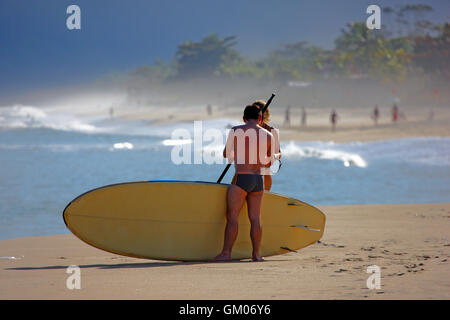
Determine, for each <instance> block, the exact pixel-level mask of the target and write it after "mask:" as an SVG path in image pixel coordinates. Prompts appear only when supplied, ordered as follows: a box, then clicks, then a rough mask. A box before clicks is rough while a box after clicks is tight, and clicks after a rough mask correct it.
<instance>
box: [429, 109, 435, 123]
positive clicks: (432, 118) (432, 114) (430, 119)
mask: <svg viewBox="0 0 450 320" xmlns="http://www.w3.org/2000/svg"><path fill="white" fill-rule="evenodd" d="M433 120H434V111H433V109H430V111H429V112H428V121H430V122H431V121H433Z"/></svg>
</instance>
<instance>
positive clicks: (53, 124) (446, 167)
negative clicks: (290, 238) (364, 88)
mask: <svg viewBox="0 0 450 320" xmlns="http://www.w3.org/2000/svg"><path fill="white" fill-rule="evenodd" d="M236 124H237V122H236V121H235V120H231V119H215V120H207V121H203V122H202V124H201V125H202V127H203V130H204V132H205V131H208V129H219V130H221V131H222V132H223V136H224V138H225V137H226V130H227V128H229V127H230V126H231V125H236ZM177 129H178V130H180V129H181V130H183V132H185V133H187V134H191V135H192V136H193V137H192V139H190V140H189V139H186V138H185V139H179V137H175V138H174V136H173V133H174V132H175V130H177ZM194 131H195V127H194V123H192V122H185V123H171V124H155V123H152V122H148V121H125V120H120V119H118V118H112V117H108V116H91V117H87V116H83V117H81V116H76V115H75V114H73V113H71V112H68V111H64V112H63V111H61V110H51V109H45V108H44V109H41V108H37V107H33V106H20V105H19V106H11V107H1V108H0V240H4V239H10V238H16V237H23V236H38V235H51V234H62V233H69V231H68V230H67V229H66V227H65V225H64V222H63V219H62V212H63V210H64V208H65V206H66V205H67V204H68V203H69V202H70V201H71V200H72V199H74V198H75V197H77V196H78V195H80V194H82V193H84V192H86V191H88V190H91V189H93V188H97V187H100V186H104V185H108V184H114V183H121V182H130V181H145V180H186V181H208V182H215V181H216V180H217V179H218V177H219V176H220V174H221V172H222V170H223V169H224V168H225V162H223V163H216V164H207V163H204V162H203V163H202V164H176V163H174V161H173V158H174V154H175V156H176V155H177V154H178V155H179V152H180V150H181V151H183V152H184V154H186V152H189V155H188V157H187V158H189V159H191V162H192V163H194V162H195V159H196V156H195V154H197V155H199V154H200V156H201V155H202V154H203V153H209V154H211V153H213V154H215V155H216V156H217V155H219V158H220V155H221V153H222V148H223V145H222V144H220V143H219V144H216V145H213V144H212V143H210V142H209V141H208V139H207V138H206V137H203V139H204V140H203V141H200V142H201V144H202V145H199V144H198V143H196V142H198V140H196V139H195V137H194ZM281 136H282V133H281ZM356 139H357V137H355V140H356ZM281 149H282V152H283V158H282V162H283V165H282V167H281V169H280V171H279V172H278V173H277V174H276V175H275V176H274V177H273V187H272V191H273V192H276V193H279V194H283V195H287V196H291V197H294V198H297V199H299V200H302V201H305V202H308V203H310V204H312V205H315V206H317V205H341V204H402V203H438V202H450V138H442V137H416V138H405V139H391V140H384V141H375V142H358V141H354V142H351V143H335V142H332V141H310V142H300V141H286V142H283V143H282V145H281ZM232 171H233V170H232V169H230V171H229V172H228V174H227V175H226V176H225V178H224V180H223V183H229V182H230V181H231V178H232V175H233V173H232Z"/></svg>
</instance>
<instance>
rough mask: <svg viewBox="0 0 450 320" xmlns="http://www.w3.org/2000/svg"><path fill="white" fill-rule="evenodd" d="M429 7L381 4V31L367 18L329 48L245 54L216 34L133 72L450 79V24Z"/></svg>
mask: <svg viewBox="0 0 450 320" xmlns="http://www.w3.org/2000/svg"><path fill="white" fill-rule="evenodd" d="M432 10H433V9H432V8H431V7H430V6H428V5H420V4H419V5H406V6H399V7H396V8H392V7H385V8H383V20H384V21H385V22H384V23H383V25H382V28H381V29H380V30H369V29H368V28H367V27H366V23H365V22H353V23H349V24H347V25H346V26H345V27H344V28H343V29H342V30H341V32H340V35H339V36H338V38H337V39H335V41H334V44H335V46H334V49H332V50H326V49H323V48H321V47H319V46H316V45H313V44H310V43H308V42H306V41H299V42H295V43H288V44H285V45H283V46H282V47H281V48H280V49H278V50H274V51H272V52H269V53H268V54H267V55H266V56H265V57H263V58H259V59H251V58H246V57H243V56H242V55H241V54H240V53H239V52H238V51H237V50H236V48H235V46H236V44H237V37H236V36H226V37H221V36H219V35H218V34H215V33H212V34H210V35H208V36H206V37H204V38H203V39H202V40H200V41H198V42H194V41H186V42H183V43H181V44H180V45H178V47H177V50H176V53H175V56H174V59H173V60H172V61H170V62H163V61H161V60H157V61H156V62H155V63H154V64H153V65H144V66H140V67H138V68H135V69H133V70H131V71H130V72H129V75H131V76H134V77H139V78H144V79H146V80H148V81H151V82H154V81H157V82H166V81H176V80H186V79H192V78H202V77H203V78H204V77H207V78H217V79H230V80H234V79H249V80H269V81H295V80H297V81H311V80H315V79H324V78H325V79H329V78H370V79H374V80H377V81H382V82H399V81H402V80H403V79H405V78H406V77H407V76H409V75H419V76H423V75H430V76H438V77H441V78H443V79H445V80H449V79H450V66H449V63H450V53H449V52H450V24H449V23H445V24H442V25H435V24H433V23H431V22H429V21H428V20H426V19H425V17H426V14H427V13H429V12H430V11H432Z"/></svg>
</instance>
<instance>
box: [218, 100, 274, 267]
mask: <svg viewBox="0 0 450 320" xmlns="http://www.w3.org/2000/svg"><path fill="white" fill-rule="evenodd" d="M243 120H244V122H245V124H243V125H239V126H235V127H233V128H232V130H231V131H230V134H229V136H228V140H227V142H226V145H225V149H224V150H223V155H224V157H225V158H228V159H229V160H232V161H233V162H234V164H235V170H236V175H237V180H236V184H235V185H234V184H231V185H230V186H229V187H228V192H227V216H226V218H227V223H226V227H225V237H224V243H223V249H222V252H221V253H220V254H219V255H218V256H216V257H215V259H214V261H230V260H231V252H232V248H233V245H234V242H235V240H236V237H237V235H238V217H239V212H240V211H241V208H242V206H243V205H244V202H245V201H247V208H248V217H249V219H250V225H251V227H250V238H251V241H252V246H253V252H252V260H253V261H263V259H262V257H261V255H260V245H261V238H262V228H261V221H260V212H261V202H262V197H263V195H264V181H263V176H262V175H261V170H262V169H263V168H264V167H265V166H266V161H267V160H269V162H271V161H272V160H273V155H272V151H271V148H272V141H273V135H272V134H271V133H270V132H269V131H267V130H266V129H264V128H262V127H261V126H260V125H259V123H261V121H262V117H261V109H260V108H258V107H257V106H256V105H248V106H247V107H246V108H245V110H244V116H243ZM252 135H253V137H254V138H252ZM261 139H264V140H261ZM261 145H265V146H266V149H267V150H260V146H261ZM261 154H263V155H264V159H261V158H260V157H261ZM252 155H254V156H252ZM250 159H253V160H255V161H252V160H250Z"/></svg>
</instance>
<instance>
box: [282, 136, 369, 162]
mask: <svg viewBox="0 0 450 320" xmlns="http://www.w3.org/2000/svg"><path fill="white" fill-rule="evenodd" d="M281 150H282V155H283V157H286V158H299V159H302V158H318V159H324V160H338V161H341V162H342V163H343V165H344V166H345V167H349V166H356V167H360V168H365V167H367V162H366V161H365V160H364V159H363V158H362V157H361V156H360V155H359V154H357V153H351V152H346V151H343V150H339V145H336V144H334V143H332V142H330V143H324V142H317V143H301V142H294V141H291V142H289V143H282V144H281Z"/></svg>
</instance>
